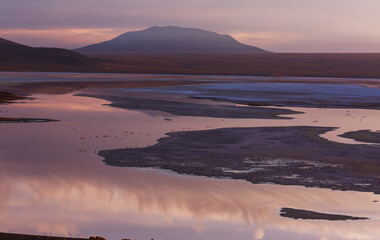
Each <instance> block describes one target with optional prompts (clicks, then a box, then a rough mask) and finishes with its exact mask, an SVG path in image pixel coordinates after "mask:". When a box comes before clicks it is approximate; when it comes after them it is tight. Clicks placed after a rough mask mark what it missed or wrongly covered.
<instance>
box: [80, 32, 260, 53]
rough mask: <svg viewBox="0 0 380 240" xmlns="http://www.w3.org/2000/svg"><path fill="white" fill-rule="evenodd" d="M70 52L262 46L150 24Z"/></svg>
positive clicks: (226, 49) (253, 50) (220, 50)
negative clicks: (143, 28)
mask: <svg viewBox="0 0 380 240" xmlns="http://www.w3.org/2000/svg"><path fill="white" fill-rule="evenodd" d="M74 51H76V52H79V53H82V54H111V55H113V54H115V55H121V54H157V53H264V52H266V51H265V50H263V49H260V48H257V47H253V46H249V45H245V44H242V43H240V42H238V41H237V40H235V39H234V38H232V37H231V36H229V35H222V34H218V33H215V32H210V31H205V30H201V29H196V28H181V27H173V26H168V27H151V28H148V29H145V30H142V31H136V32H127V33H124V34H122V35H120V36H118V37H116V38H114V39H112V40H109V41H106V42H102V43H98V44H93V45H89V46H86V47H83V48H79V49H75V50H74Z"/></svg>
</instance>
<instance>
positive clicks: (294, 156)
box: [99, 127, 380, 193]
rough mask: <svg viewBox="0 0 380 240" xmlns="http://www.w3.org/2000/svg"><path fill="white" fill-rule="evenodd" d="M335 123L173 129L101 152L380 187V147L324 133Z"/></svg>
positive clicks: (277, 179)
mask: <svg viewBox="0 0 380 240" xmlns="http://www.w3.org/2000/svg"><path fill="white" fill-rule="evenodd" d="M330 130H332V128H322V127H263V128H229V129H217V130H206V131H193V132H176V133H169V134H168V137H166V138H162V139H160V140H159V143H158V144H156V145H154V146H150V147H146V148H133V149H116V150H105V151H101V152H99V155H100V156H102V157H104V159H105V160H104V161H105V163H106V164H108V165H112V166H120V167H151V168H161V169H169V170H172V171H175V172H178V173H184V174H194V175H201V176H210V177H223V178H234V179H245V180H247V181H250V182H252V183H268V182H271V183H276V184H284V185H302V186H307V187H320V188H330V189H338V190H356V191H367V192H375V193H380V192H379V189H380V180H379V178H378V174H379V172H380V165H379V156H380V147H378V146H371V145H361V144H358V145H348V144H342V143H336V142H332V141H328V140H326V139H323V138H321V137H319V136H318V135H320V134H323V133H325V132H327V131H330Z"/></svg>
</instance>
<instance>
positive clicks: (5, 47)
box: [0, 38, 100, 72]
mask: <svg viewBox="0 0 380 240" xmlns="http://www.w3.org/2000/svg"><path fill="white" fill-rule="evenodd" d="M99 68H100V67H99V64H98V63H96V62H94V61H93V60H91V59H88V58H87V57H85V56H83V55H81V54H79V53H76V52H72V51H70V50H66V49H60V48H34V47H29V46H25V45H22V44H19V43H15V42H12V41H9V40H6V39H3V38H0V70H1V71H65V72H66V71H77V72H86V71H90V72H91V71H98V70H99Z"/></svg>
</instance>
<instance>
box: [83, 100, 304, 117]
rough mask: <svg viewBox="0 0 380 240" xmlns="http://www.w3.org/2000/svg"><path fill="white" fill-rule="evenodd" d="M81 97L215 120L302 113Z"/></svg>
mask: <svg viewBox="0 0 380 240" xmlns="http://www.w3.org/2000/svg"><path fill="white" fill-rule="evenodd" d="M80 96H88V97H96V98H100V99H104V100H107V101H110V102H112V103H111V104H110V106H112V107H118V108H126V109H135V110H155V111H162V112H167V113H170V114H173V115H179V116H195V117H214V118H251V119H290V118H289V117H281V116H279V115H287V114H297V113H300V112H296V111H292V110H288V109H279V108H270V107H241V106H233V105H207V104H197V103H189V102H179V101H174V100H173V101H170V100H160V99H147V98H134V97H127V96H125V97H121V96H108V95H107V96H105V95H91V94H81V95H80Z"/></svg>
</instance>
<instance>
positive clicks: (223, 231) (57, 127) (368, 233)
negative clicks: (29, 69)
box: [0, 94, 380, 240]
mask: <svg viewBox="0 0 380 240" xmlns="http://www.w3.org/2000/svg"><path fill="white" fill-rule="evenodd" d="M33 97H35V98H36V99H35V100H27V101H26V103H17V104H11V105H5V106H4V105H3V106H0V111H1V114H6V115H7V116H18V117H39V118H40V117H43V118H53V119H58V120H60V121H59V122H49V123H28V124H25V123H12V124H0V195H1V198H0V231H5V232H19V233H30V234H52V235H64V236H85V237H88V236H89V235H101V236H105V237H107V238H109V239H121V238H132V239H133V238H135V239H151V238H154V239H165V240H172V239H173V240H177V239H210V240H213V239H377V237H378V236H379V235H380V229H379V228H378V226H379V225H380V203H378V202H374V200H380V196H379V195H374V194H371V193H359V192H342V191H332V190H326V189H317V188H304V187H294V186H293V187H289V186H278V185H271V184H258V185H254V184H251V183H249V182H245V181H237V180H222V179H212V178H205V177H196V176H183V175H178V174H174V173H171V172H168V171H158V170H146V169H145V170H144V169H133V168H118V167H110V166H106V165H105V164H104V163H103V162H102V158H101V157H99V156H98V155H96V153H97V152H98V151H99V150H103V149H114V148H124V147H129V148H130V147H145V146H149V145H152V144H155V143H156V141H157V139H159V138H161V137H164V136H165V133H167V132H171V131H184V130H186V131H190V130H205V129H213V128H222V127H254V126H297V125H306V126H311V125H312V126H329V127H340V129H341V131H343V132H344V131H352V130H353V129H372V130H378V125H376V119H380V113H379V111H376V110H343V109H306V108H292V109H294V110H297V111H298V110H301V111H304V112H305V114H300V115H292V116H293V117H295V119H292V120H257V119H254V120H251V119H218V118H202V117H179V116H173V115H170V114H167V113H163V112H154V111H145V112H142V111H133V110H125V109H118V108H112V107H109V106H105V105H103V104H107V103H108V102H106V101H103V100H98V99H93V98H87V97H76V96H73V95H72V94H66V95H35V96H33ZM364 116H366V117H364ZM330 134H331V136H328V135H327V136H324V137H326V138H329V139H331V140H337V141H343V140H342V139H341V138H338V137H336V132H330ZM334 138H335V139H334ZM344 141H346V140H344ZM347 141H351V140H347ZM282 207H293V208H301V209H307V210H313V211H320V212H326V213H335V214H346V215H352V216H363V217H370V218H371V220H369V221H347V222H328V221H311V220H310V221H304V220H292V219H287V218H282V217H280V216H279V215H278V214H279V210H280V209H281V208H282Z"/></svg>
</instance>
